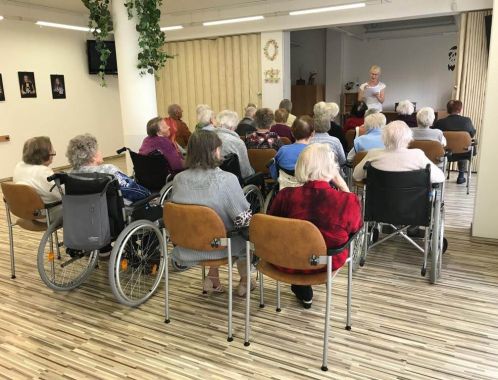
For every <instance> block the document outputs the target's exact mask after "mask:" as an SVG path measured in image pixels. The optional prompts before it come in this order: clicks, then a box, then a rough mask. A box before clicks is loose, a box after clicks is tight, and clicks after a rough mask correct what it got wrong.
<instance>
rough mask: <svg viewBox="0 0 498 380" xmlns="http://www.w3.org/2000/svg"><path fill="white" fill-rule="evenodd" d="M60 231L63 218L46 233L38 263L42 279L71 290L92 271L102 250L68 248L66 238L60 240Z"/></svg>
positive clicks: (52, 286) (55, 287) (60, 289)
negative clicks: (65, 242)
mask: <svg viewBox="0 0 498 380" xmlns="http://www.w3.org/2000/svg"><path fill="white" fill-rule="evenodd" d="M59 232H62V219H59V220H57V221H56V222H54V223H52V224H51V225H50V226H49V228H48V229H47V231H45V233H44V234H43V237H42V239H41V241H40V245H39V247H38V257H37V266H38V273H39V274H40V277H41V279H42V281H43V282H44V283H45V284H46V285H47V286H48V287H49V288H50V289H53V290H57V291H67V290H71V289H74V288H76V287H78V286H79V285H81V284H82V283H84V282H85V281H86V279H87V278H88V277H89V276H90V275H91V273H92V271H93V268H94V267H95V264H96V263H97V259H98V251H87V252H85V251H79V250H74V249H70V248H67V247H66V246H65V245H64V242H62V241H58V239H57V237H56V235H57V234H58V233H59ZM59 235H60V236H62V235H61V234H59ZM52 239H53V243H52Z"/></svg>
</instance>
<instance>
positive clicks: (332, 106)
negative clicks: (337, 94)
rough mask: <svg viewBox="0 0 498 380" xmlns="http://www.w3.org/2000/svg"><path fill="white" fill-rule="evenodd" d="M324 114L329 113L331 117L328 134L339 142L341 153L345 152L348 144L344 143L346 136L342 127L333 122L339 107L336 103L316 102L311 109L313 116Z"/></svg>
mask: <svg viewBox="0 0 498 380" xmlns="http://www.w3.org/2000/svg"><path fill="white" fill-rule="evenodd" d="M324 112H330V117H331V119H330V129H329V131H328V134H329V135H330V136H332V137H336V138H337V139H338V140H339V141H340V143H341V145H342V149H343V151H344V152H347V149H348V143H347V141H346V136H345V135H344V131H343V130H342V127H341V126H340V125H339V124H337V123H336V122H335V118H336V117H337V114H338V113H339V106H338V105H337V103H325V102H318V103H316V104H315V106H314V107H313V115H316V114H323V113H324Z"/></svg>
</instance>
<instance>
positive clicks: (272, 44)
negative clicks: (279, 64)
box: [263, 40, 278, 61]
mask: <svg viewBox="0 0 498 380" xmlns="http://www.w3.org/2000/svg"><path fill="white" fill-rule="evenodd" d="M263 52H264V54H265V57H266V59H267V60H269V61H274V60H275V59H276V58H277V55H278V43H277V41H275V40H268V41H266V44H265V47H264V48H263Z"/></svg>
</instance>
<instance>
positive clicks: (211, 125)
mask: <svg viewBox="0 0 498 380" xmlns="http://www.w3.org/2000/svg"><path fill="white" fill-rule="evenodd" d="M197 116H198V120H199V123H197V126H199V127H200V128H198V129H196V130H197V131H198V130H205V131H214V129H215V128H216V115H215V113H214V111H213V110H212V109H211V108H202V109H201V110H200V111H199V113H198V115H197ZM196 128H197V127H196Z"/></svg>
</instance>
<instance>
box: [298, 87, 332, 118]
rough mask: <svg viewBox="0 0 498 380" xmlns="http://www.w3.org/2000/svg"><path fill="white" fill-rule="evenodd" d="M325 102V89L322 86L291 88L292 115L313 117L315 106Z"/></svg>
mask: <svg viewBox="0 0 498 380" xmlns="http://www.w3.org/2000/svg"><path fill="white" fill-rule="evenodd" d="M323 100H325V87H324V86H323V85H322V84H318V85H294V86H292V87H291V101H292V113H293V114H294V115H296V116H301V115H309V116H312V115H313V106H314V105H315V104H316V103H318V102H321V101H323Z"/></svg>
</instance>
